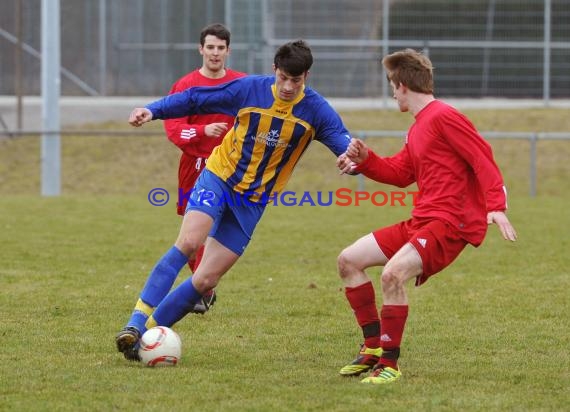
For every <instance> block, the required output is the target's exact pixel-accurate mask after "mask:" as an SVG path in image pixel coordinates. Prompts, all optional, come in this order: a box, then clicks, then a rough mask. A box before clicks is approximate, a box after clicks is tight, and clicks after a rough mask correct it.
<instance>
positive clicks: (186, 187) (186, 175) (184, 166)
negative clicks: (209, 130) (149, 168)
mask: <svg viewBox="0 0 570 412" xmlns="http://www.w3.org/2000/svg"><path fill="white" fill-rule="evenodd" d="M206 160H207V159H206V158H205V157H195V156H190V155H187V154H183V155H182V157H181V158H180V166H179V167H178V202H177V203H176V212H177V213H178V214H179V215H180V216H184V213H185V212H186V204H187V203H188V198H189V197H190V196H189V193H188V192H189V191H191V190H192V189H193V188H194V185H195V184H196V180H198V176H200V173H201V172H202V170H204V168H205V167H206ZM180 191H182V194H181V193H180Z"/></svg>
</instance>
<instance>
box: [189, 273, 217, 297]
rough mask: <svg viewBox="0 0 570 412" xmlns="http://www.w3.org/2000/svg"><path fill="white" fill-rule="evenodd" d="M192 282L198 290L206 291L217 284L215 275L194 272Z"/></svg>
mask: <svg viewBox="0 0 570 412" xmlns="http://www.w3.org/2000/svg"><path fill="white" fill-rule="evenodd" d="M192 283H193V284H194V287H195V288H196V289H197V290H198V291H199V292H201V293H206V292H207V291H209V290H212V289H214V288H215V287H216V286H217V285H218V278H217V277H215V276H201V275H200V274H196V275H194V278H193V282H192Z"/></svg>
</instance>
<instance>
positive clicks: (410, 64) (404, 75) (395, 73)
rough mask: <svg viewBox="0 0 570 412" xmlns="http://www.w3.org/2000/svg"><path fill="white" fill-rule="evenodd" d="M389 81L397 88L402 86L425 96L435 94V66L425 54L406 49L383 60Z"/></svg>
mask: <svg viewBox="0 0 570 412" xmlns="http://www.w3.org/2000/svg"><path fill="white" fill-rule="evenodd" d="M382 65H383V66H384V67H385V68H386V72H387V76H388V80H390V81H392V82H393V83H394V84H395V85H396V87H397V86H399V85H400V83H401V84H403V85H404V86H406V87H407V88H408V89H410V90H412V91H414V92H418V93H425V94H433V66H432V64H431V61H430V59H429V58H428V57H427V56H426V55H425V54H423V53H420V52H418V51H416V50H413V49H404V50H400V51H397V52H395V53H392V54H389V55H387V56H385V57H384V58H383V59H382Z"/></svg>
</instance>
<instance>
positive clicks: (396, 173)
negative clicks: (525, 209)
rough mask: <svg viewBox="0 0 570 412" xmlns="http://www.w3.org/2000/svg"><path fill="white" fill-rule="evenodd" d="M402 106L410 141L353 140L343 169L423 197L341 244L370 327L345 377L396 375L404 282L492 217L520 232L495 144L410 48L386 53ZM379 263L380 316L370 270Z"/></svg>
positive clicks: (352, 290) (434, 267)
mask: <svg viewBox="0 0 570 412" xmlns="http://www.w3.org/2000/svg"><path fill="white" fill-rule="evenodd" d="M382 63H383V65H384V67H385V68H386V71H387V74H388V79H389V80H390V85H391V87H392V91H393V93H394V98H395V99H396V101H397V102H398V106H399V108H400V111H402V112H410V113H411V114H412V115H413V116H414V118H415V122H414V124H413V125H412V126H411V127H410V129H409V131H408V135H407V136H406V140H405V144H404V147H403V148H402V149H401V150H400V151H399V152H398V153H396V154H395V155H393V156H389V157H380V156H378V155H377V154H375V153H374V152H373V151H372V150H370V149H369V148H368V147H367V146H366V145H365V144H364V142H362V141H361V140H358V139H353V140H352V141H351V143H350V145H349V148H348V150H347V153H346V154H347V156H346V157H342V158H339V168H340V169H341V171H351V172H355V171H356V172H360V173H363V174H364V175H365V176H367V177H369V178H371V179H373V180H376V181H378V182H382V183H387V184H391V185H395V186H398V187H406V186H408V185H411V184H412V183H414V182H415V183H417V185H418V189H419V195H418V197H417V199H416V204H415V207H414V210H413V211H412V217H411V219H409V220H406V221H403V222H400V223H397V224H394V225H392V226H388V227H385V228H380V229H377V230H375V231H373V232H372V233H370V234H368V235H365V236H363V237H362V238H360V239H358V240H357V241H356V242H354V243H353V244H352V245H350V246H349V247H347V248H346V249H344V250H343V251H342V252H341V254H340V256H339V258H338V267H339V273H340V277H341V278H342V280H343V282H344V284H345V287H346V289H345V294H346V298H347V299H348V301H349V303H350V306H351V307H352V309H353V310H354V314H355V317H356V320H357V322H358V324H359V326H360V327H361V328H362V333H363V335H364V344H363V345H362V347H361V349H360V352H359V354H358V356H357V358H356V359H355V360H354V361H352V362H351V363H350V364H348V365H346V366H345V367H343V368H342V369H341V370H340V374H341V375H344V376H354V375H359V374H361V373H362V372H366V371H369V370H371V369H372V370H373V372H372V374H371V375H370V376H368V377H366V378H364V379H363V381H362V382H365V383H373V384H385V383H390V382H394V381H396V380H398V379H399V378H400V377H401V375H402V373H401V371H400V368H399V366H398V358H399V355H400V343H401V341H402V335H403V333H404V326H405V324H406V320H407V316H408V298H407V295H406V289H405V284H406V282H407V281H409V280H411V279H415V283H416V286H420V285H421V284H423V283H424V282H425V281H427V280H428V278H429V277H430V276H433V275H435V274H436V273H438V272H440V271H441V270H443V269H444V268H445V267H447V266H448V265H450V264H451V263H452V262H453V261H454V259H455V258H457V256H459V254H460V253H461V251H462V250H463V249H464V248H465V246H466V245H467V244H471V245H473V246H479V245H480V244H481V242H482V241H483V239H484V237H485V233H486V231H487V225H488V224H492V223H495V224H497V225H498V226H499V229H500V231H501V234H502V236H503V237H504V238H505V239H506V240H510V241H515V240H516V232H515V229H514V228H513V226H512V225H511V223H510V222H509V219H508V218H507V216H506V214H505V211H506V209H507V192H506V190H505V185H504V182H503V178H502V176H501V172H500V171H499V168H498V167H497V164H496V163H495V161H494V159H493V153H492V150H491V146H490V145H489V144H488V143H487V142H486V141H485V140H484V139H483V137H481V135H479V133H478V132H477V130H476V129H475V127H474V126H473V124H472V123H471V122H470V121H469V120H468V119H467V118H466V117H465V116H464V115H462V114H461V113H459V112H458V111H457V110H455V109H454V108H453V107H451V106H449V105H447V104H445V103H444V102H442V101H440V100H438V99H435V97H434V95H433V69H432V64H431V61H430V60H429V59H428V58H427V57H426V56H425V55H423V54H421V53H419V52H416V51H415V50H412V49H406V50H403V51H399V52H395V53H393V54H390V55H387V56H386V57H384V59H383V60H382ZM374 266H383V267H384V269H383V271H382V275H381V279H380V280H381V286H382V308H381V311H380V316H378V310H377V306H376V300H375V291H374V287H373V285H372V282H371V280H370V278H369V277H368V275H367V274H366V272H365V270H366V269H368V268H370V267H374Z"/></svg>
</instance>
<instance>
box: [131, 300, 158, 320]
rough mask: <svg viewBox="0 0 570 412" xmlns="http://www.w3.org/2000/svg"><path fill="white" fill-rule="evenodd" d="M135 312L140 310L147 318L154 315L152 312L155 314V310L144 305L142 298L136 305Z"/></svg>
mask: <svg viewBox="0 0 570 412" xmlns="http://www.w3.org/2000/svg"><path fill="white" fill-rule="evenodd" d="M135 310H138V311H139V312H142V313H144V314H145V315H147V316H150V315H152V312H154V308H153V307H152V306H149V305H147V304H146V303H144V302H143V301H142V300H141V299H140V298H139V300H138V301H137V304H136V305H135Z"/></svg>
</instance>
